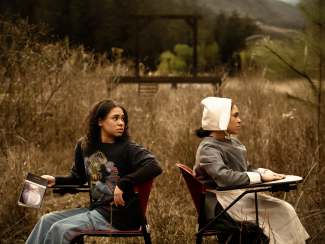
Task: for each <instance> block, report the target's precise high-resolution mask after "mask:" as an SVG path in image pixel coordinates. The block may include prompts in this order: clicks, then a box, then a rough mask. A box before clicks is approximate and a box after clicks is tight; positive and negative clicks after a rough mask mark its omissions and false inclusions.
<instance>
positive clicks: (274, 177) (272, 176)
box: [261, 172, 286, 181]
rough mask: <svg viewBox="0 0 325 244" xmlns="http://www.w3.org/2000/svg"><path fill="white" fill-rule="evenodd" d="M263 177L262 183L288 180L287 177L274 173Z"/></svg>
mask: <svg viewBox="0 0 325 244" xmlns="http://www.w3.org/2000/svg"><path fill="white" fill-rule="evenodd" d="M261 176H262V181H272V180H282V179H285V178H286V176H285V175H281V174H276V173H273V172H272V173H266V174H262V175H261Z"/></svg>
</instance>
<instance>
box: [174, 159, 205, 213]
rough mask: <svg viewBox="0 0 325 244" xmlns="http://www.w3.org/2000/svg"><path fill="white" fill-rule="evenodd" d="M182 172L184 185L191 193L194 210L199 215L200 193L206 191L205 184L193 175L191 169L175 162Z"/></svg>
mask: <svg viewBox="0 0 325 244" xmlns="http://www.w3.org/2000/svg"><path fill="white" fill-rule="evenodd" d="M176 166H177V167H179V169H180V170H181V172H182V175H183V177H184V179H185V182H186V185H187V187H188V189H189V191H190V193H191V196H192V199H193V202H194V205H195V208H196V211H197V213H198V215H200V204H201V193H204V192H205V191H206V189H205V186H204V185H203V184H202V183H201V182H200V181H199V180H198V179H197V178H196V177H195V176H194V175H193V171H192V170H191V169H190V168H188V167H186V166H185V165H182V164H176Z"/></svg>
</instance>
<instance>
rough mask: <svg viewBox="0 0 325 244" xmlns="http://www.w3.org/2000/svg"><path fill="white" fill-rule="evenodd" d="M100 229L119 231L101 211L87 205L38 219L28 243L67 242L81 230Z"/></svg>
mask: <svg viewBox="0 0 325 244" xmlns="http://www.w3.org/2000/svg"><path fill="white" fill-rule="evenodd" d="M98 230H105V231H110V230H112V231H118V230H117V229H115V228H114V227H112V228H111V227H110V224H109V223H107V221H106V220H105V218H104V217H103V216H102V215H101V214H100V213H98V212H97V211H96V210H92V211H91V210H90V208H87V207H85V208H76V209H71V210H66V211H62V212H56V213H50V214H46V215H44V216H43V217H42V218H41V219H40V220H39V221H38V223H37V224H36V226H35V227H34V229H33V231H32V233H31V234H30V236H29V237H28V240H27V242H26V244H58V243H62V244H66V243H70V240H71V238H72V237H73V236H74V235H75V234H76V233H78V232H79V231H98Z"/></svg>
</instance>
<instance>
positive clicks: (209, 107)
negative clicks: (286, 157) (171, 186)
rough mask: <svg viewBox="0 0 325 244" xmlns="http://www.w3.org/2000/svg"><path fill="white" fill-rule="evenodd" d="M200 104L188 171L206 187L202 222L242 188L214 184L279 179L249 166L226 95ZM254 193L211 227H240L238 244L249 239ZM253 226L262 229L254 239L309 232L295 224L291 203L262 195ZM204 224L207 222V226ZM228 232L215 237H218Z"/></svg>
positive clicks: (288, 239)
mask: <svg viewBox="0 0 325 244" xmlns="http://www.w3.org/2000/svg"><path fill="white" fill-rule="evenodd" d="M202 104H203V105H204V111H203V117H202V126H201V127H200V128H199V129H198V130H196V131H195V132H196V135H197V136H198V137H200V138H204V139H203V141H202V142H201V144H200V146H199V148H198V150H197V154H196V163H195V166H194V169H193V174H194V175H195V176H196V177H197V178H198V179H199V180H200V181H201V182H202V184H204V185H205V187H206V188H207V191H208V192H207V195H206V200H205V216H204V219H205V221H206V223H208V222H209V221H210V220H212V219H213V218H214V217H215V216H216V215H217V214H219V213H220V212H221V211H222V210H223V209H224V208H225V207H227V206H228V205H229V204H230V203H231V202H232V201H233V200H235V199H236V198H237V197H238V196H239V195H241V193H242V191H240V190H229V191H222V192H218V191H217V190H215V189H216V188H218V187H221V188H226V189H233V188H237V187H240V186H244V185H250V184H256V183H261V182H262V181H272V180H278V179H283V178H285V176H284V175H281V174H276V173H274V172H272V171H270V170H266V169H263V168H259V169H256V170H254V169H253V168H252V166H251V165H250V164H249V162H248V161H247V153H246V148H245V147H244V145H243V144H242V143H241V142H240V141H239V140H238V139H237V138H235V137H233V136H229V135H231V134H233V135H235V134H237V133H238V132H239V130H240V125H241V120H240V118H239V111H238V108H237V106H236V105H234V104H233V103H232V101H231V99H227V98H218V97H208V98H205V99H204V100H202ZM254 200H255V199H254V194H247V195H245V196H244V197H243V198H242V199H241V200H240V201H239V202H237V203H236V204H235V205H234V206H233V207H232V208H230V209H229V210H228V211H227V212H226V213H225V214H223V215H221V216H220V218H219V219H218V220H217V221H214V222H213V223H212V224H211V228H212V229H213V228H215V229H219V230H228V231H229V230H230V231H234V233H235V232H236V231H237V233H238V228H239V227H242V232H241V233H242V236H241V243H253V242H254V241H255V239H256V238H257V236H259V235H260V233H259V232H260V231H259V230H258V229H256V227H254V224H253V223H254V221H255V210H254V206H255V204H254ZM258 202H259V203H258V206H259V210H258V211H259V227H260V228H261V229H262V231H263V233H264V234H263V233H262V235H260V237H259V238H260V239H259V242H258V243H271V244H274V243H277V244H280V243H283V244H284V243H286V244H291V243H298V244H299V243H305V240H306V239H308V238H309V235H308V234H307V232H306V231H305V229H304V227H303V226H302V225H301V223H300V220H299V218H298V217H297V214H296V212H295V210H294V209H293V207H292V206H291V205H290V204H288V203H287V202H285V201H282V200H279V199H277V198H274V197H270V196H268V195H262V194H258ZM208 228H209V227H208ZM227 238H228V237H224V236H218V239H219V242H220V241H221V243H223V242H225V241H226V240H227ZM239 241H240V237H239V234H234V235H233V236H232V237H231V239H230V242H228V243H239Z"/></svg>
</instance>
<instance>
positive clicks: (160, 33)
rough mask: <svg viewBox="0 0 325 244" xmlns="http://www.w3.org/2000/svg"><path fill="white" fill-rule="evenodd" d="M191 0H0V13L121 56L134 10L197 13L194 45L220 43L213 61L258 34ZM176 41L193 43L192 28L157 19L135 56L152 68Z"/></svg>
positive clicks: (130, 43)
mask: <svg viewBox="0 0 325 244" xmlns="http://www.w3.org/2000/svg"><path fill="white" fill-rule="evenodd" d="M209 11H210V10H209V9H206V8H204V7H202V6H199V5H198V4H197V1H195V0H160V1H158V0H141V1H140V0H128V1H116V0H102V1H91V0H83V1H77V0H57V1H49V0H24V1H21V0H2V1H1V3H0V14H2V15H3V16H4V17H3V18H11V17H12V16H14V15H16V14H20V17H22V18H28V21H29V23H31V24H39V23H45V24H47V25H48V28H49V30H50V31H49V32H48V34H47V35H46V36H45V37H44V39H43V41H47V42H55V41H57V40H58V39H60V40H63V39H66V40H69V44H70V45H73V46H78V45H83V46H84V47H85V48H86V50H93V51H95V52H100V53H104V52H106V53H108V54H110V52H111V48H112V47H118V48H121V49H123V50H124V51H123V56H125V57H133V55H134V38H135V24H134V19H132V18H130V16H131V15H135V14H200V15H202V16H203V19H202V20H200V21H199V44H201V45H205V46H209V45H214V43H217V44H218V46H219V50H220V51H219V53H218V57H217V58H218V60H219V61H218V62H219V63H225V62H227V61H229V59H231V57H232V54H233V53H234V52H236V51H240V50H241V49H243V48H244V47H245V38H246V37H248V36H250V35H253V34H255V33H258V31H259V29H258V27H257V26H256V24H255V23H254V21H253V20H252V19H251V18H249V17H248V16H246V17H240V16H239V15H238V14H237V13H236V12H233V13H232V14H230V15H227V14H225V13H223V12H221V13H219V14H212V13H211V12H209ZM176 44H186V45H188V46H189V47H192V46H193V40H192V29H191V28H190V27H189V26H188V24H187V23H186V22H185V21H184V20H166V19H163V20H161V19H158V20H155V21H154V22H152V23H150V24H149V25H148V26H147V27H146V28H145V29H144V30H143V31H142V32H141V33H140V59H141V61H142V62H143V63H144V64H145V65H147V66H149V67H150V69H156V68H157V65H158V63H159V57H160V55H161V53H163V52H164V51H167V50H173V49H174V46H175V45H176Z"/></svg>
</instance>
